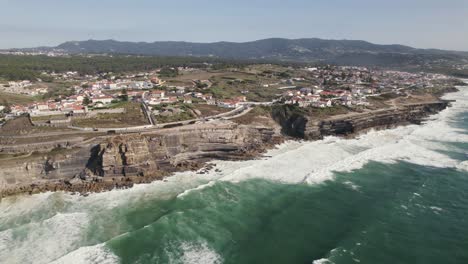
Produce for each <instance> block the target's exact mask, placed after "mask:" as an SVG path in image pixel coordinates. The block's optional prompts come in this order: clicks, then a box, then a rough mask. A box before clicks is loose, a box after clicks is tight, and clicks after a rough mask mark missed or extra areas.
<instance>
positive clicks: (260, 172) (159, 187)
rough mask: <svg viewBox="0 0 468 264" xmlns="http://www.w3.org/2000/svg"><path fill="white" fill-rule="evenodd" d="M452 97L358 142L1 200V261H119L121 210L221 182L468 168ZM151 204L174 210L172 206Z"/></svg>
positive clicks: (463, 103) (187, 248) (281, 150)
mask: <svg viewBox="0 0 468 264" xmlns="http://www.w3.org/2000/svg"><path fill="white" fill-rule="evenodd" d="M446 99H456V100H457V101H456V102H454V103H453V106H452V107H450V108H449V109H446V110H444V111H442V112H441V113H439V114H437V115H435V116H432V117H431V118H430V120H428V121H427V122H425V124H423V125H421V126H417V125H410V126H405V127H398V128H395V129H390V130H382V131H371V132H369V133H367V134H365V135H362V136H360V137H358V138H356V139H341V138H337V137H328V138H325V139H324V140H321V141H315V142H296V141H294V142H287V143H284V144H282V145H280V146H278V147H277V148H276V149H273V150H271V151H269V152H268V153H267V154H266V156H268V157H265V158H262V159H259V160H251V161H242V162H229V161H217V162H214V163H215V164H216V168H217V170H213V171H210V172H208V173H207V174H203V175H200V174H196V173H194V172H183V173H178V174H176V175H174V176H173V177H170V178H168V179H167V180H166V181H160V182H155V183H151V184H143V185H137V186H135V187H134V188H132V189H128V190H115V191H111V192H106V193H99V194H91V195H89V196H88V197H80V196H73V195H69V194H65V193H45V194H38V195H33V196H30V197H25V196H21V197H10V198H7V199H4V200H3V201H2V202H1V203H0V262H2V263H3V262H4V263H54V264H59V263H80V264H81V263H118V262H119V257H117V256H116V255H115V254H114V253H113V252H112V251H111V250H110V249H109V247H108V245H107V244H106V242H107V241H109V240H112V239H115V238H116V237H118V236H121V235H122V234H124V233H126V232H128V231H129V230H130V227H129V225H130V224H128V223H122V222H121V221H120V222H119V221H115V218H117V217H119V216H121V215H120V214H122V212H121V211H122V210H123V209H122V208H139V207H142V208H145V207H144V206H146V205H147V204H151V203H154V202H155V201H157V202H158V203H163V202H164V201H170V200H171V199H172V200H173V199H176V200H184V199H186V198H187V197H189V194H190V193H191V192H201V191H202V190H204V189H206V188H211V187H213V186H214V185H215V183H216V182H218V181H226V182H230V183H237V182H241V181H246V180H250V179H257V178H261V179H266V180H269V181H275V182H280V183H293V184H294V183H307V184H319V183H323V182H324V181H328V180H333V178H334V172H348V171H352V170H356V169H359V168H362V167H363V166H364V165H365V164H367V163H369V162H370V161H377V162H382V163H395V162H398V161H405V162H409V163H414V164H417V165H427V166H432V167H439V168H454V169H457V170H463V171H467V170H468V163H467V162H468V161H466V160H460V159H457V158H454V157H453V156H451V155H449V154H448V153H450V152H453V151H454V149H455V148H454V147H453V145H450V143H468V134H467V133H466V130H464V129H462V128H457V127H456V126H454V125H453V123H454V122H455V121H456V120H457V117H458V116H459V115H460V114H461V113H463V112H466V109H467V108H468V89H466V88H462V90H461V91H460V92H458V93H454V94H450V95H448V96H446ZM346 184H347V185H348V187H350V188H351V189H353V190H355V191H359V189H360V187H359V186H357V185H355V184H353V183H352V182H346ZM155 197H157V199H156V198H155ZM152 209H153V210H156V209H157V210H159V211H161V212H162V213H161V214H164V213H167V212H166V211H165V210H166V209H165V208H156V209H154V208H152ZM159 211H158V212H159ZM113 221H115V222H113ZM152 221H158V219H152ZM91 225H94V226H99V228H100V229H99V230H97V231H96V232H102V233H99V239H96V238H94V237H92V235H95V234H91V235H90V234H89V233H90V231H89V226H91ZM135 225H136V224H135ZM132 227H134V226H132ZM139 228H141V227H139ZM108 229H109V230H110V231H109V230H108ZM89 236H91V237H92V238H91V239H90V238H89ZM95 236H97V235H95ZM176 251H177V252H178V253H177V254H175V253H173V252H172V251H171V252H172V253H170V252H169V253H168V255H171V254H173V255H172V257H171V258H170V260H171V261H170V263H207V264H208V263H209V264H211V263H222V262H223V258H222V257H221V256H220V255H219V254H218V253H216V251H215V250H214V249H212V248H210V247H209V246H208V245H207V244H206V243H200V244H193V243H189V242H187V243H181V244H179V245H177V250H176ZM330 259H332V260H330ZM311 261H312V260H311ZM332 261H333V258H330V257H328V258H323V259H317V260H315V261H313V263H317V264H318V263H333V262H332Z"/></svg>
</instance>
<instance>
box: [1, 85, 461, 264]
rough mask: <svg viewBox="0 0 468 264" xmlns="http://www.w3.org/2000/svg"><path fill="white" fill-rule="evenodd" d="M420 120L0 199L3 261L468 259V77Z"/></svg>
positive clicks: (318, 262)
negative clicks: (96, 187) (210, 163)
mask: <svg viewBox="0 0 468 264" xmlns="http://www.w3.org/2000/svg"><path fill="white" fill-rule="evenodd" d="M460 90H461V91H460V92H457V93H451V94H448V95H447V96H446V98H447V99H455V100H457V101H456V102H455V103H453V106H452V107H451V108H449V109H447V110H444V111H443V112H441V113H439V114H437V115H435V116H432V117H431V118H430V119H429V120H428V121H427V122H425V123H424V124H423V125H421V126H417V125H410V126H405V127H398V128H395V129H390V130H385V131H371V132H369V133H367V134H365V135H362V136H360V137H359V138H356V139H340V138H335V137H329V138H326V139H324V140H321V141H315V142H287V143H285V144H282V145H280V146H278V148H276V149H274V150H271V151H269V152H268V153H267V154H266V155H265V157H263V158H261V159H259V160H251V161H241V162H231V161H219V162H215V163H216V168H217V170H212V171H210V172H209V173H208V174H196V173H194V172H184V173H178V174H176V175H175V176H173V177H170V178H168V179H167V180H166V181H160V182H154V183H151V184H144V185H137V186H135V187H134V188H131V189H127V190H115V191H111V192H105V193H98V194H90V195H89V196H87V197H84V196H78V195H71V194H67V193H62V192H59V193H43V194H37V195H33V196H16V197H9V198H5V199H3V200H2V201H1V202H0V263H8V264H13V263H22V264H24V263H38V264H40V263H54V264H56V263H67V264H68V263H200V264H204V263H278V264H279V263H309V264H325V263H337V264H341V263H379V264H384V263H392V264H393V263H424V264H430V263H437V264H440V263H468V87H464V88H460Z"/></svg>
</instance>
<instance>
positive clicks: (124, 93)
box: [119, 89, 128, 102]
mask: <svg viewBox="0 0 468 264" xmlns="http://www.w3.org/2000/svg"><path fill="white" fill-rule="evenodd" d="M119 98H120V100H122V101H123V102H127V101H128V94H127V89H122V94H121V95H120V96H119Z"/></svg>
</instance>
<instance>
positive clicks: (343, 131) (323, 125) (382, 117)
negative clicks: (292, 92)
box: [273, 101, 449, 140]
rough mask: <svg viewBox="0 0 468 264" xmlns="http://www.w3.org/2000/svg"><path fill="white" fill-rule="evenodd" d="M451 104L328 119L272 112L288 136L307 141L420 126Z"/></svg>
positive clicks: (290, 111)
mask: <svg viewBox="0 0 468 264" xmlns="http://www.w3.org/2000/svg"><path fill="white" fill-rule="evenodd" d="M448 105H449V102H447V101H437V102H431V103H420V104H409V105H404V106H399V107H395V108H391V109H382V110H376V111H367V112H362V113H348V114H344V115H337V116H333V117H329V118H326V119H317V118H316V117H315V116H313V115H311V114H309V113H307V112H305V111H303V110H297V109H294V108H287V109H280V110H276V111H274V112H273V118H274V119H275V120H276V121H277V122H278V123H279V124H281V126H282V131H283V133H284V134H285V135H288V136H291V137H296V138H302V139H306V140H317V139H322V138H323V137H324V136H353V135H356V134H358V133H363V132H366V131H368V130H369V129H386V128H392V127H395V126H399V125H407V124H420V123H421V121H423V120H424V119H425V118H427V117H428V116H429V115H432V114H435V113H438V112H439V111H441V110H443V109H445V108H447V107H448Z"/></svg>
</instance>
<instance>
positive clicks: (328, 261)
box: [312, 258, 333, 264]
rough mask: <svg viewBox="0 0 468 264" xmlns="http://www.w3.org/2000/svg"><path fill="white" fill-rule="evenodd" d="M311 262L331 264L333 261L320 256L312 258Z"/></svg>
mask: <svg viewBox="0 0 468 264" xmlns="http://www.w3.org/2000/svg"><path fill="white" fill-rule="evenodd" d="M312 264H333V262H332V261H330V260H329V259H326V258H321V259H317V260H314V261H313V262H312Z"/></svg>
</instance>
